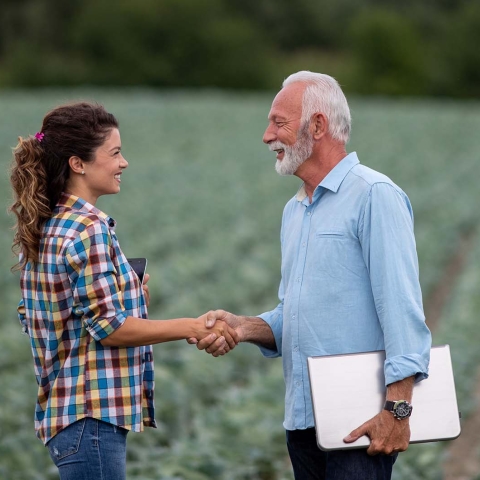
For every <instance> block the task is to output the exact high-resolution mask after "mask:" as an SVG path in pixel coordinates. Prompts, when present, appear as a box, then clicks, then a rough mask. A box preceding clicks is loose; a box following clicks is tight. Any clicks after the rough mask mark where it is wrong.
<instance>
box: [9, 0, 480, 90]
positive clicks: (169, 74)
mask: <svg viewBox="0 0 480 480" xmlns="http://www.w3.org/2000/svg"><path fill="white" fill-rule="evenodd" d="M479 19H480V7H479V4H478V2H471V1H468V0H455V1H453V0H442V1H422V2H418V1H417V0H404V1H402V2H398V1H397V0H388V1H385V0H382V1H379V0H361V1H359V0H336V1H335V2H332V1H328V0H318V1H316V2H312V1H311V0H296V1H295V2H292V1H290V0H162V1H161V2H159V1H155V0H118V1H117V2H115V3H114V4H113V3H112V2H110V1H108V0H69V1H67V2H66V1H64V0H18V1H12V0H4V2H2V15H1V16H0V66H1V68H0V86H8V87H18V86H47V85H113V86H119V85H128V86H132V85H148V86H162V87H163V86H168V87H222V88H232V89H251V90H253V89H269V88H277V86H278V85H279V84H280V83H281V79H282V78H284V77H285V76H287V75H289V74H290V73H292V72H293V71H296V70H312V71H321V72H325V73H329V74H330V75H333V76H335V77H336V78H338V80H339V81H340V83H341V84H342V85H344V86H345V89H346V91H348V92H356V93H369V94H370V93H377V94H378V93H380V94H386V95H444V96H445V95H448V96H460V97H478V95H479V93H480V92H479V84H480V82H479V78H480V61H479V60H480V59H479V55H480V54H479V49H478V48H477V45H478V36H479V29H478V23H479Z"/></svg>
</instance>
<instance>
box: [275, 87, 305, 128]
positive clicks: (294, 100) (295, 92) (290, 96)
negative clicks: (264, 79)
mask: <svg viewBox="0 0 480 480" xmlns="http://www.w3.org/2000/svg"><path fill="white" fill-rule="evenodd" d="M305 88H306V85H305V84H304V83H301V82H296V83H292V84H290V85H287V86H285V87H283V88H282V89H281V90H280V91H279V92H278V93H277V95H276V96H275V98H274V99H273V102H272V107H271V109H270V113H269V114H268V118H269V119H270V120H272V119H273V120H275V119H282V118H283V119H286V118H289V117H291V116H295V117H296V116H301V115H302V101H303V93H304V92H305Z"/></svg>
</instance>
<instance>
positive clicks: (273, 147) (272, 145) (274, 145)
mask: <svg viewBox="0 0 480 480" xmlns="http://www.w3.org/2000/svg"><path fill="white" fill-rule="evenodd" d="M280 148H282V149H283V150H286V149H287V148H288V145H285V144H284V143H282V142H279V141H276V142H272V143H269V144H268V149H269V150H270V151H271V152H273V151H274V150H278V149H280Z"/></svg>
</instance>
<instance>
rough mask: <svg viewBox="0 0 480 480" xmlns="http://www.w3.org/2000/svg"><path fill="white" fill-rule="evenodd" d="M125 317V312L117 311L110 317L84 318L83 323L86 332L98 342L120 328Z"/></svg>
mask: <svg viewBox="0 0 480 480" xmlns="http://www.w3.org/2000/svg"><path fill="white" fill-rule="evenodd" d="M126 319H127V315H126V313H125V312H119V313H117V314H116V315H115V316H114V317H111V318H86V319H85V320H84V324H85V328H86V329H87V332H88V333H89V334H90V335H91V336H92V337H93V338H94V339H95V340H97V342H99V341H101V340H103V339H104V338H106V337H108V336H109V335H110V334H112V333H113V332H114V331H115V330H117V328H120V327H121V326H122V325H123V324H124V323H125V320H126Z"/></svg>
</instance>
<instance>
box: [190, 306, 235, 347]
mask: <svg viewBox="0 0 480 480" xmlns="http://www.w3.org/2000/svg"><path fill="white" fill-rule="evenodd" d="M198 318H199V320H200V319H202V320H203V321H204V322H205V327H206V328H213V327H214V326H215V325H216V323H217V321H221V323H223V322H225V323H226V324H227V325H228V327H227V328H226V329H225V331H224V334H223V335H221V336H218V335H216V334H214V333H212V334H210V335H207V336H205V337H204V338H202V339H200V340H197V339H196V338H194V337H192V338H188V339H187V342H188V343H190V344H192V345H193V344H195V345H197V348H198V349H199V350H205V351H206V352H207V353H210V354H211V355H213V356H214V357H219V356H221V355H225V354H226V353H228V352H230V350H233V349H234V348H235V346H236V345H237V344H238V343H239V342H240V341H242V340H241V338H240V334H239V329H236V327H238V326H239V323H240V321H239V319H238V317H237V316H236V315H233V314H232V313H228V312H226V311H225V310H211V311H210V312H207V313H205V314H204V315H202V316H201V317H198Z"/></svg>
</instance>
